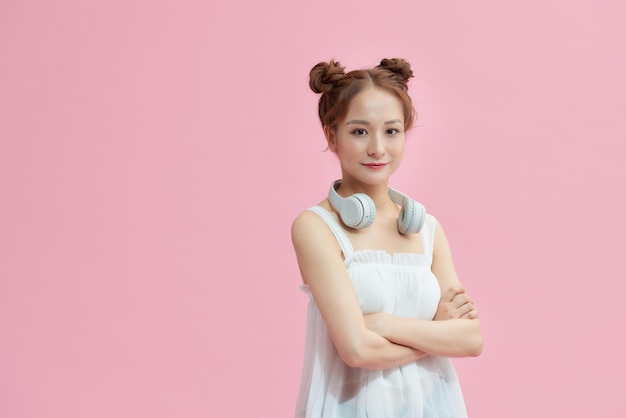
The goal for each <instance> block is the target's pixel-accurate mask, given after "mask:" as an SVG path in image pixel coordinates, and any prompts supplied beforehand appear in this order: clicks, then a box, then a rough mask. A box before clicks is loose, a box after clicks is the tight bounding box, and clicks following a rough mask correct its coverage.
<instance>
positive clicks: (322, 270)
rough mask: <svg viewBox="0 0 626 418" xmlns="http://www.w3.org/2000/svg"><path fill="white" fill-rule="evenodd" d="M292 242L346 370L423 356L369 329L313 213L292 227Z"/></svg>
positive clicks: (334, 247) (337, 253) (336, 251)
mask: <svg viewBox="0 0 626 418" xmlns="http://www.w3.org/2000/svg"><path fill="white" fill-rule="evenodd" d="M291 233H292V241H293V246H294V249H295V251H296V256H297V258H298V265H299V266H300V272H301V274H302V278H303V280H304V282H305V283H306V284H307V285H308V286H309V289H310V291H311V293H312V295H313V298H314V300H315V303H316V304H317V307H318V309H319V310H320V313H321V314H322V317H323V318H324V321H325V323H326V326H327V328H328V331H329V333H330V336H331V338H332V340H333V342H334V344H335V347H336V348H337V351H338V352H339V355H340V356H341V358H342V359H343V361H344V362H345V363H346V364H348V365H349V366H351V367H360V368H365V369H386V368H391V367H397V366H400V365H403V364H406V363H409V362H412V361H415V360H418V359H420V358H422V357H424V356H426V354H425V353H424V352H422V351H421V350H419V349H416V348H414V347H408V346H405V345H401V344H396V343H393V342H391V341H389V340H388V339H386V338H384V337H382V336H381V335H378V334H377V333H375V332H373V331H371V330H369V329H368V328H367V327H366V326H365V320H364V318H363V313H362V312H361V308H360V306H359V303H358V299H357V297H356V294H355V292H354V288H353V286H352V282H351V281H350V277H349V275H348V272H347V270H346V268H345V266H344V263H343V259H342V257H341V249H340V247H339V244H338V243H337V241H336V239H335V238H334V236H333V235H332V232H331V231H330V230H329V229H328V227H327V226H326V224H325V223H324V222H323V221H322V219H320V218H319V216H318V215H316V214H314V213H313V212H310V211H305V212H304V213H302V214H301V215H300V216H298V218H296V220H295V221H294V223H293V225H292V231H291Z"/></svg>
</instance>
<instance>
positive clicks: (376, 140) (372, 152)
mask: <svg viewBox="0 0 626 418" xmlns="http://www.w3.org/2000/svg"><path fill="white" fill-rule="evenodd" d="M367 145H368V146H367V155H369V156H370V157H381V156H383V155H385V147H384V145H383V141H382V140H381V138H380V137H379V136H378V135H372V136H371V138H370V141H369V143H368V144H367Z"/></svg>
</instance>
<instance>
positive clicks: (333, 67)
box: [309, 60, 346, 93]
mask: <svg viewBox="0 0 626 418" xmlns="http://www.w3.org/2000/svg"><path fill="white" fill-rule="evenodd" d="M344 70H345V67H343V66H342V65H341V64H339V63H338V62H337V61H335V60H330V61H329V62H320V63H319V64H317V65H316V66H315V67H313V68H312V69H311V72H310V73H309V87H311V90H313V91H314V92H315V93H326V92H327V91H329V90H331V89H332V88H333V87H334V86H335V83H336V82H337V81H339V80H341V79H342V78H344V77H345V75H346V73H345V71H344Z"/></svg>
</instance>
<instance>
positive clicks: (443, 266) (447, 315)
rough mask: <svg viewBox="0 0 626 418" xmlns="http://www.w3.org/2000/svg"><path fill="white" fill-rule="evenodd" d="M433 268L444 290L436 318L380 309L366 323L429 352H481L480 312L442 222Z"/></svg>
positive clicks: (390, 337) (453, 354) (461, 354)
mask: <svg viewBox="0 0 626 418" xmlns="http://www.w3.org/2000/svg"><path fill="white" fill-rule="evenodd" d="M432 271H433V273H434V274H435V276H436V277H437V279H438V280H439V285H440V287H441V288H442V289H445V291H444V292H443V295H442V299H441V301H440V303H439V307H438V309H437V315H436V316H435V320H434V321H427V320H420V319H416V318H403V317H397V316H392V315H389V314H385V313H382V312H379V313H375V314H372V315H367V316H366V317H365V321H366V326H367V327H368V328H369V329H372V330H373V331H375V332H376V333H378V334H379V335H381V336H383V337H385V338H387V339H388V340H389V341H392V342H395V343H397V344H403V345H408V346H411V347H415V348H418V349H420V350H423V351H425V352H426V353H428V354H432V355H437V356H446V357H473V356H478V355H480V353H481V351H482V345H483V342H482V333H481V329H480V321H479V320H478V312H477V311H476V309H475V308H474V303H473V301H472V299H471V298H470V297H469V296H468V295H467V294H465V291H464V289H463V287H462V286H461V283H460V281H459V279H458V277H457V274H456V271H455V269H454V264H453V262H452V255H451V252H450V246H449V244H448V240H447V238H446V236H445V233H444V232H443V228H442V227H441V225H439V224H437V228H436V229H435V247H434V250H433V264H432Z"/></svg>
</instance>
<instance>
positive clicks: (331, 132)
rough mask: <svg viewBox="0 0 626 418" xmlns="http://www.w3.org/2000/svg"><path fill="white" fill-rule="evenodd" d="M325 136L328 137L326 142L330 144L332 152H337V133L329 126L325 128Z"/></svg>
mask: <svg viewBox="0 0 626 418" xmlns="http://www.w3.org/2000/svg"><path fill="white" fill-rule="evenodd" d="M324 136H325V137H326V141H327V142H328V149H329V150H330V152H336V151H337V141H336V138H335V131H334V129H331V128H330V127H328V126H324Z"/></svg>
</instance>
